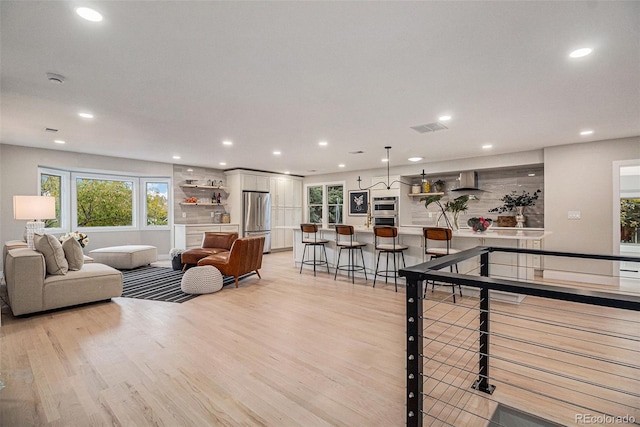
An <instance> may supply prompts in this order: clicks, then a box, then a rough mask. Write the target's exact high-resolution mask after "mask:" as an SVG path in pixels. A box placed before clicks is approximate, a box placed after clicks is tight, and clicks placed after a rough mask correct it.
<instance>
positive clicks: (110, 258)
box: [89, 245, 158, 270]
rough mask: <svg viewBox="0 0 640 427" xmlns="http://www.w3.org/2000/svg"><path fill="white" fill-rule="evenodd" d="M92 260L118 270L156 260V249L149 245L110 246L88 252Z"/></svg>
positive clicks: (128, 268) (129, 268)
mask: <svg viewBox="0 0 640 427" xmlns="http://www.w3.org/2000/svg"><path fill="white" fill-rule="evenodd" d="M89 255H90V256H91V257H92V258H93V261H94V262H98V263H100V264H106V265H108V266H110V267H113V268H117V269H120V270H131V269H132V268H136V267H140V266H143V265H147V264H151V263H152V262H156V261H157V260H158V249H157V248H156V247H155V246H149V245H126V246H111V247H108V248H100V249H94V250H92V251H91V252H89Z"/></svg>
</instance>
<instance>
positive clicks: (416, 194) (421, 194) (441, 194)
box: [408, 193, 444, 197]
mask: <svg viewBox="0 0 640 427" xmlns="http://www.w3.org/2000/svg"><path fill="white" fill-rule="evenodd" d="M408 196H409V197H425V196H444V193H409V194H408Z"/></svg>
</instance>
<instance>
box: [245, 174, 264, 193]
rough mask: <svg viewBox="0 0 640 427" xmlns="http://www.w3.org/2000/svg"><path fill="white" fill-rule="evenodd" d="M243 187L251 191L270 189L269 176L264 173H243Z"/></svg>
mask: <svg viewBox="0 0 640 427" xmlns="http://www.w3.org/2000/svg"><path fill="white" fill-rule="evenodd" d="M242 189H243V190H250V191H269V177H268V176H264V175H250V174H243V175H242Z"/></svg>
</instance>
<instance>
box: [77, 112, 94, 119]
mask: <svg viewBox="0 0 640 427" xmlns="http://www.w3.org/2000/svg"><path fill="white" fill-rule="evenodd" d="M78 115H79V116H80V117H82V118H83V119H93V114H91V113H87V112H83V113H78Z"/></svg>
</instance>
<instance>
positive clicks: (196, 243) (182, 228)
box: [173, 224, 239, 249]
mask: <svg viewBox="0 0 640 427" xmlns="http://www.w3.org/2000/svg"><path fill="white" fill-rule="evenodd" d="M173 228H174V247H175V248H178V249H193V248H199V247H201V245H202V237H203V236H204V233H205V231H222V232H225V233H233V232H235V233H237V232H238V229H239V225H238V224H175V225H174V226H173Z"/></svg>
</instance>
